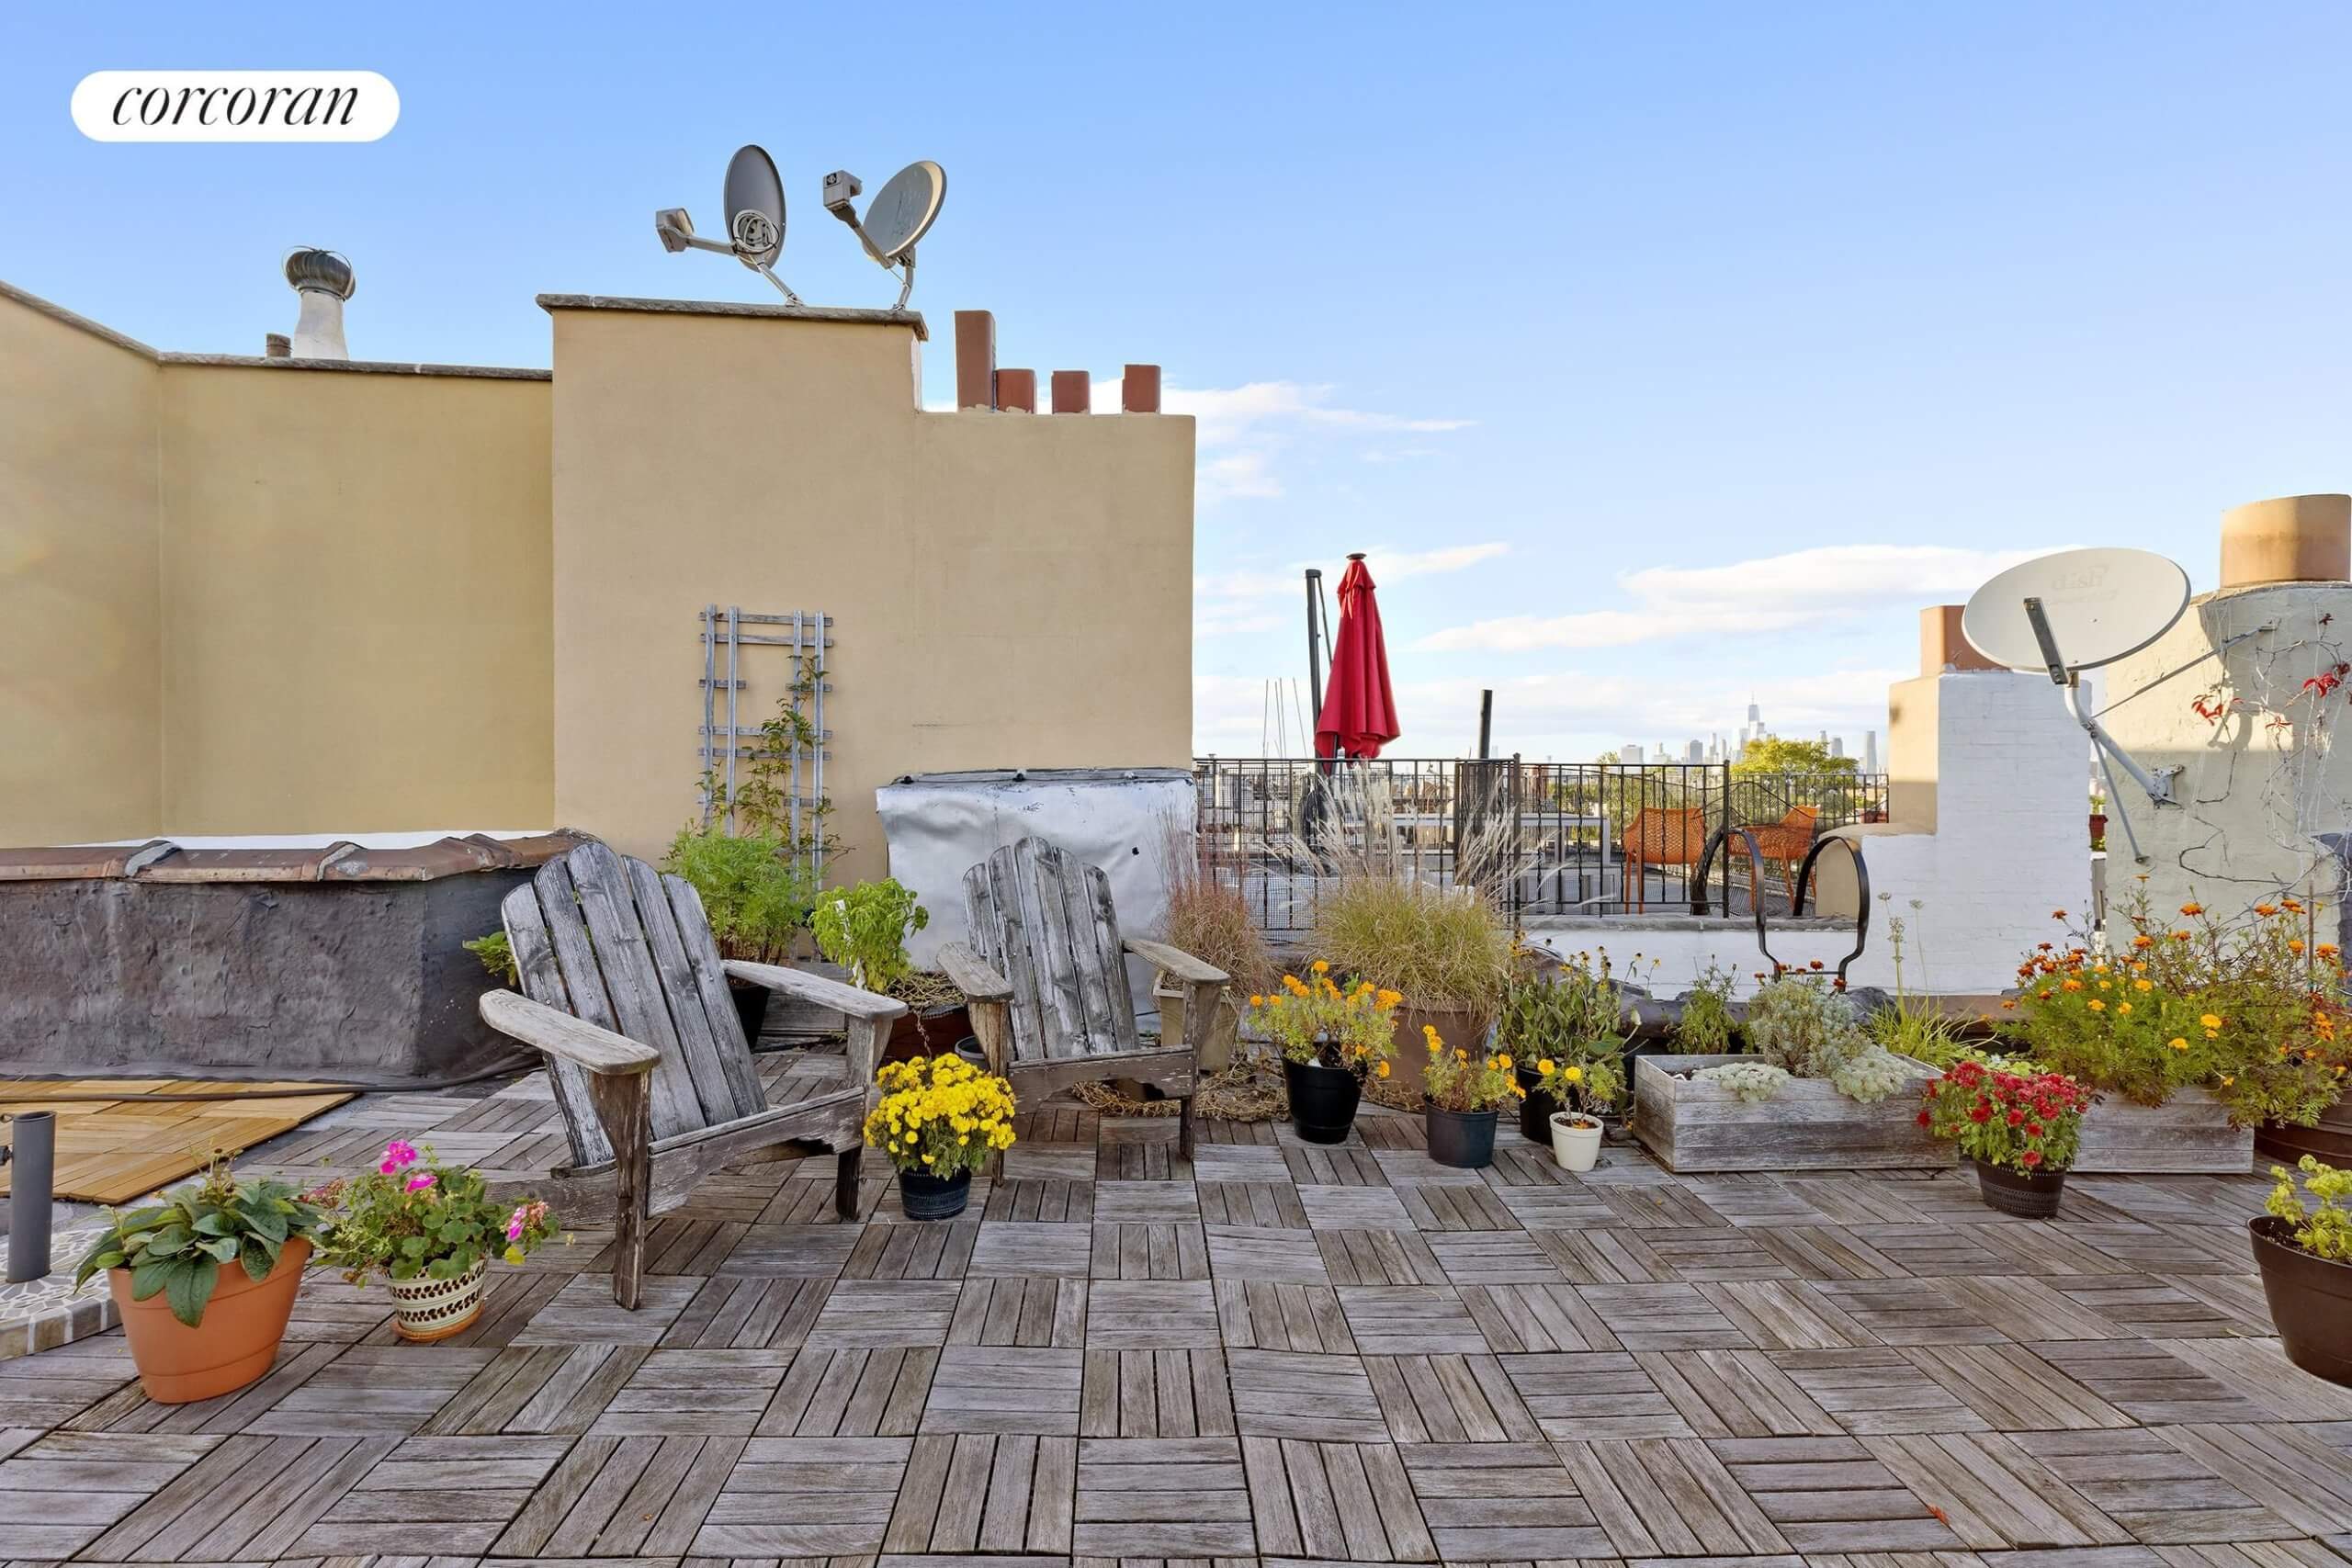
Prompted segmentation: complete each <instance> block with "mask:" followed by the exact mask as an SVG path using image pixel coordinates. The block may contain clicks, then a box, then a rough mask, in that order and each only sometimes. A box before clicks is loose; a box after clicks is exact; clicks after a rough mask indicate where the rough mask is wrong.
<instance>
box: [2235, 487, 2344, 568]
mask: <svg viewBox="0 0 2352 1568" xmlns="http://www.w3.org/2000/svg"><path fill="white" fill-rule="evenodd" d="M2347 578H2352V495H2282V496H2278V497H2277V498H2275V499H2273V500H2270V501H2254V502H2247V503H2246V504H2245V505H2244V506H2237V507H2233V508H2231V509H2230V510H2229V511H2227V512H2224V513H2222V587H2223V588H2225V589H2229V588H2251V587H2254V586H2256V585H2257V584H2260V583H2265V582H2342V581H2345V580H2346V579H2347Z"/></svg>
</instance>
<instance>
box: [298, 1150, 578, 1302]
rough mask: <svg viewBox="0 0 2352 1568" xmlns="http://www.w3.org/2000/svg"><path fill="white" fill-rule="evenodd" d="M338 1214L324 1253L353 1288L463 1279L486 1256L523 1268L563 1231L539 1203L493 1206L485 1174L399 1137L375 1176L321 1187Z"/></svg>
mask: <svg viewBox="0 0 2352 1568" xmlns="http://www.w3.org/2000/svg"><path fill="white" fill-rule="evenodd" d="M320 1196H321V1197H322V1198H323V1199H325V1200H326V1201H329V1202H331V1203H332V1204H333V1205H334V1221H333V1224H332V1225H331V1226H330V1228H329V1229H328V1231H327V1234H326V1239H325V1242H324V1244H323V1247H322V1254H323V1256H324V1258H325V1260H326V1261H327V1262H328V1263H329V1264H331V1265H333V1266H334V1267H335V1268H337V1269H342V1270H343V1272H344V1278H345V1279H346V1280H350V1281H351V1282H352V1283H353V1284H355V1285H356V1284H360V1283H363V1282H365V1281H366V1280H367V1279H368V1276H369V1275H371V1274H382V1275H384V1276H385V1277H386V1278H388V1279H392V1280H419V1279H424V1280H455V1279H458V1278H460V1277H462V1276H463V1275H466V1274H468V1273H470V1272H471V1271H472V1270H473V1268H474V1265H476V1264H477V1263H480V1262H481V1261H482V1260H483V1259H484V1258H491V1257H499V1258H504V1259H505V1260H506V1261H507V1262H509V1263H520V1262H522V1261H523V1259H524V1258H525V1257H526V1256H527V1255H528V1254H529V1253H531V1252H532V1251H534V1250H536V1249H537V1247H538V1245H539V1244H540V1243H541V1242H543V1241H546V1240H547V1239H548V1237H549V1236H551V1235H554V1234H555V1216H554V1215H553V1214H552V1213H548V1206H547V1205H546V1204H545V1203H541V1202H538V1201H535V1200H526V1201H524V1202H521V1203H518V1204H515V1205H514V1206H513V1207H511V1208H510V1207H509V1206H508V1205H507V1204H506V1203H505V1202H503V1201H492V1199H491V1196H490V1191H489V1184H488V1183H487V1182H486V1181H484V1180H483V1179H482V1175H481V1172H480V1171H478V1170H473V1169H469V1168H453V1167H450V1166H445V1165H440V1164H437V1163H435V1160H434V1158H433V1150H432V1147H431V1145H427V1146H426V1147H425V1148H424V1150H423V1151H422V1152H420V1151H419V1150H418V1149H417V1147H416V1146H415V1145H413V1144H410V1143H407V1142H405V1141H403V1140H401V1139H399V1138H395V1139H393V1140H392V1141H391V1142H390V1143H389V1144H386V1145H384V1153H383V1157H382V1158H381V1159H379V1160H378V1161H377V1164H376V1168H375V1170H374V1171H372V1172H370V1173H369V1174H368V1175H366V1176H362V1177H358V1178H356V1179H352V1180H348V1181H341V1182H336V1183H333V1184H331V1185H330V1186H328V1187H326V1188H322V1189H321V1191H320Z"/></svg>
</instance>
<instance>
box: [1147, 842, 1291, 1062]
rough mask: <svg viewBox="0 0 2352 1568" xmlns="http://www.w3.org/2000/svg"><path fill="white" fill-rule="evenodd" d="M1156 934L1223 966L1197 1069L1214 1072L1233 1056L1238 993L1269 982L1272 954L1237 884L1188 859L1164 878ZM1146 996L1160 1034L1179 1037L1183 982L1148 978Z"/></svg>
mask: <svg viewBox="0 0 2352 1568" xmlns="http://www.w3.org/2000/svg"><path fill="white" fill-rule="evenodd" d="M1158 937H1159V941H1161V942H1166V943H1167V944H1168V945H1169V946H1170V947H1172V948H1174V949H1176V951H1178V952H1179V953H1191V954H1192V955H1193V957H1195V958H1198V959H1200V960H1201V961H1203V962H1204V963H1206V964H1213V965H1215V966H1216V968H1219V969H1222V970H1223V971H1225V974H1226V976H1227V984H1226V987H1225V988H1224V989H1223V990H1222V991H1221V992H1219V994H1218V998H1217V1009H1216V1015H1215V1016H1214V1017H1213V1018H1211V1019H1210V1021H1209V1028H1208V1037H1207V1040H1206V1041H1205V1043H1204V1044H1203V1045H1202V1047H1201V1070H1202V1071H1203V1072H1206V1073H1213V1072H1217V1071H1219V1070H1221V1069H1222V1068H1223V1067H1224V1066H1225V1065H1226V1064H1227V1062H1229V1061H1230V1060H1232V1057H1233V1047H1234V1043H1235V1041H1236V1040H1237V1039H1238V1036H1239V1033H1240V1023H1241V1014H1242V1010H1243V1009H1242V1005H1241V998H1244V997H1248V996H1251V995H1256V994H1260V993H1262V992H1264V991H1265V990H1266V989H1267V988H1268V987H1272V985H1273V983H1274V975H1275V968H1274V959H1273V954H1272V953H1271V952H1270V951H1269V950H1268V948H1267V946H1266V938H1265V934H1264V933H1263V932H1261V931H1259V929H1258V922H1257V921H1256V919H1253V918H1252V917H1251V916H1250V902H1249V900H1248V899H1246V898H1244V897H1242V896H1241V890H1240V889H1239V888H1238V887H1234V886H1230V885H1228V884H1226V883H1221V882H1218V881H1216V880H1215V879H1213V878H1211V877H1209V876H1208V875H1206V874H1204V873H1202V872H1201V871H1200V869H1199V868H1198V866H1197V865H1196V864H1194V863H1190V862H1179V863H1176V867H1175V869H1174V871H1173V872H1172V874H1170V878H1169V885H1168V912H1167V913H1166V914H1165V915H1164V916H1162V917H1161V919H1160V922H1159V931H1158ZM1152 996H1153V998H1155V999H1157V1000H1158V1002H1159V1037H1160V1039H1162V1040H1163V1041H1171V1042H1172V1041H1179V1040H1182V1039H1183V1038H1184V1027H1185V1013H1184V1010H1185V1007H1186V1006H1187V1004H1188V1001H1189V997H1188V995H1187V992H1186V987H1183V986H1181V985H1171V984H1170V983H1169V982H1168V981H1167V979H1166V977H1165V976H1160V977H1159V978H1158V979H1156V980H1155V981H1154V983H1153V986H1152Z"/></svg>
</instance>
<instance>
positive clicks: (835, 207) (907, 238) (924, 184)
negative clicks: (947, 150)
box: [825, 158, 947, 310]
mask: <svg viewBox="0 0 2352 1568" xmlns="http://www.w3.org/2000/svg"><path fill="white" fill-rule="evenodd" d="M863 189H865V186H864V185H863V184H861V183H860V182H859V180H858V177H857V176H856V175H853V174H851V173H850V172H849V171H848V170H847V169H836V170H834V171H833V172H832V173H831V174H830V175H826V176H825V210H826V211H828V212H830V213H831V214H832V215H833V216H834V217H836V218H838V219H840V220H842V222H844V223H846V224H848V225H849V226H850V228H851V229H852V230H853V231H855V233H856V235H857V242H858V243H859V244H861V245H864V246H865V254H867V255H869V256H872V257H873V258H874V262H875V265H877V266H879V267H881V268H883V269H884V270H885V271H888V269H889V268H890V267H891V266H892V265H897V266H899V268H900V269H901V270H900V272H899V303H898V306H897V307H896V308H897V309H899V310H905V309H906V308H907V297H908V296H909V295H910V294H912V293H913V292H914V289H915V242H917V241H918V240H921V239H922V237H923V236H924V235H925V234H927V233H929V232H931V226H932V224H933V223H934V222H936V221H938V219H939V209H940V206H941V204H942V203H944V201H946V199H947V171H946V170H944V169H943V168H941V167H940V166H939V165H938V164H934V163H933V162H932V161H931V160H930V159H928V158H926V159H923V160H922V162H920V163H914V164H908V165H907V166H906V167H905V168H903V169H900V170H899V172H898V173H897V174H895V175H891V176H890V179H889V183H888V184H887V185H885V186H883V187H882V188H881V190H880V191H879V192H877V193H876V196H875V197H874V199H873V201H872V202H870V203H868V204H867V206H866V209H865V218H864V219H863V220H860V219H859V217H858V215H857V205H856V202H855V199H854V198H855V197H856V196H857V194H858V193H859V192H860V191H861V190H863Z"/></svg>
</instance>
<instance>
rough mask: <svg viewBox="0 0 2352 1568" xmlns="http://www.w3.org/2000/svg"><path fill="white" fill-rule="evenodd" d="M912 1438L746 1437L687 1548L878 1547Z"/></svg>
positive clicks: (775, 1552)
mask: <svg viewBox="0 0 2352 1568" xmlns="http://www.w3.org/2000/svg"><path fill="white" fill-rule="evenodd" d="M914 1443H915V1439H913V1438H752V1439H751V1440H750V1441H749V1442H747V1443H745V1444H744V1445H743V1449H742V1452H741V1455H740V1456H739V1457H738V1458H737V1460H736V1461H735V1463H734V1465H733V1468H732V1469H731V1470H729V1472H727V1476H726V1479H725V1481H724V1482H723V1483H721V1485H720V1487H719V1489H718V1495H717V1496H716V1497H715V1498H714V1500H713V1501H712V1503H711V1506H710V1508H709V1511H708V1512H707V1514H706V1515H705V1516H704V1517H703V1521H702V1524H701V1526H700V1528H699V1529H696V1530H695V1536H694V1541H693V1544H692V1546H691V1547H690V1548H689V1549H688V1550H690V1551H693V1552H694V1554H695V1555H696V1556H699V1557H759V1558H767V1557H776V1558H783V1557H830V1556H833V1555H836V1554H859V1553H865V1552H873V1551H879V1550H881V1546H882V1539H883V1534H884V1532H885V1530H886V1529H887V1528H888V1525H889V1523H890V1517H891V1513H892V1509H893V1507H894V1505H895V1500H896V1498H897V1495H898V1493H899V1482H900V1480H901V1478H902V1477H904V1476H905V1474H906V1472H907V1469H908V1458H909V1456H910V1454H911V1453H912V1452H913V1450H914ZM616 1457H617V1456H616ZM608 1468H609V1467H608Z"/></svg>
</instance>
